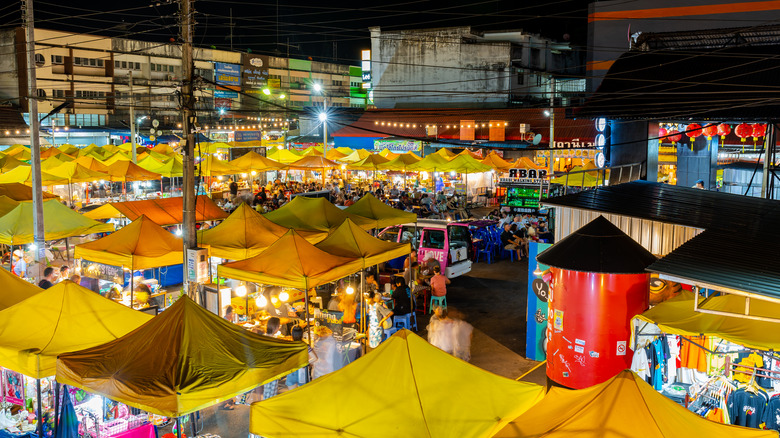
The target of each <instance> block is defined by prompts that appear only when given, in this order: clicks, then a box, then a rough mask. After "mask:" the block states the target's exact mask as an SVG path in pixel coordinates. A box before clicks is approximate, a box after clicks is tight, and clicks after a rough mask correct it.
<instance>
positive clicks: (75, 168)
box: [49, 161, 108, 183]
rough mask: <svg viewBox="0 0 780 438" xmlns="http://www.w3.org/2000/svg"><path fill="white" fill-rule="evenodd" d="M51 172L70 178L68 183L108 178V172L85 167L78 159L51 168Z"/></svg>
mask: <svg viewBox="0 0 780 438" xmlns="http://www.w3.org/2000/svg"><path fill="white" fill-rule="evenodd" d="M49 173H50V174H52V175H54V176H55V177H60V178H63V179H66V180H68V183H79V182H92V181H101V180H106V179H108V174H107V173H105V172H98V171H96V170H91V169H89V168H88V167H84V166H82V165H81V164H79V163H78V162H76V161H71V162H69V163H62V164H60V165H59V166H57V167H54V168H51V169H49Z"/></svg>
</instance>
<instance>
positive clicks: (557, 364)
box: [537, 216, 655, 389]
mask: <svg viewBox="0 0 780 438" xmlns="http://www.w3.org/2000/svg"><path fill="white" fill-rule="evenodd" d="M537 260H538V261H539V263H542V264H545V265H548V266H550V269H551V273H552V282H551V283H552V284H551V292H550V296H549V297H548V309H549V311H548V324H547V377H548V378H549V379H550V380H552V381H553V382H555V383H556V384H558V385H561V386H565V387H568V388H575V389H581V388H587V387H589V386H592V385H595V384H598V383H601V382H604V381H606V380H608V379H610V378H611V377H614V376H615V375H617V374H618V373H619V372H620V371H623V370H624V369H626V368H630V366H631V359H632V355H633V352H632V350H631V349H630V348H629V345H628V343H629V338H630V327H629V324H630V320H631V318H632V317H633V316H634V315H637V314H640V313H642V312H644V311H645V310H647V308H648V301H649V289H650V274H649V273H648V272H645V268H646V267H647V266H648V265H650V264H651V263H652V262H654V261H655V256H653V255H652V254H651V253H650V252H649V251H647V250H646V249H644V248H643V247H642V246H641V245H639V244H638V243H637V242H635V241H634V240H633V239H631V237H629V236H628V235H626V234H625V233H623V232H622V231H621V230H620V229H619V228H617V227H616V226H615V225H613V224H612V223H611V222H609V221H608V220H607V219H605V218H604V217H603V216H599V217H598V218H596V219H594V220H593V221H591V222H590V223H588V224H587V225H585V226H584V227H582V228H580V229H579V230H577V231H576V232H574V233H572V234H571V235H569V236H568V237H566V238H565V239H563V240H561V241H560V242H558V243H557V244H555V245H553V246H552V247H550V248H549V249H547V250H546V251H544V252H542V253H541V254H539V256H538V257H537Z"/></svg>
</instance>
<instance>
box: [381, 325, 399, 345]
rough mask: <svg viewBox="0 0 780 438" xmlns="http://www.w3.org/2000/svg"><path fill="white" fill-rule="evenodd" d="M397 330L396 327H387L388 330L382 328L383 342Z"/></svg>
mask: <svg viewBox="0 0 780 438" xmlns="http://www.w3.org/2000/svg"><path fill="white" fill-rule="evenodd" d="M397 331H398V329H397V328H395V327H393V328H389V329H386V330H382V342H384V341H385V340H387V338H389V337H390V336H393V334H394V333H395V332H397Z"/></svg>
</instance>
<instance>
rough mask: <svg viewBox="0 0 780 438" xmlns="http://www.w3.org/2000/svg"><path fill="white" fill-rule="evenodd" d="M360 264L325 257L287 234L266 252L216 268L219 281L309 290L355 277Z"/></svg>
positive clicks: (348, 259) (299, 238) (298, 236)
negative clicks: (352, 275) (234, 280)
mask: <svg viewBox="0 0 780 438" xmlns="http://www.w3.org/2000/svg"><path fill="white" fill-rule="evenodd" d="M362 267H363V261H362V260H360V259H356V258H349V257H341V256H337V255H333V254H330V253H327V252H325V251H323V250H321V249H319V248H317V247H315V246H314V245H312V244H311V243H309V242H307V241H306V239H304V238H303V237H302V236H301V235H300V234H298V233H296V232H295V230H290V231H288V232H287V234H285V235H284V236H283V237H281V238H280V239H279V240H277V241H276V242H274V243H273V244H272V245H271V246H269V247H268V248H267V249H266V250H265V251H263V252H261V253H260V254H258V255H256V256H254V257H252V258H250V259H246V260H239V261H237V262H230V263H225V264H223V265H220V266H219V267H218V268H217V275H218V276H220V277H226V278H233V279H236V280H244V281H252V282H255V283H260V284H270V285H274V286H286V287H294V288H297V289H303V290H308V289H310V288H312V287H317V286H319V285H321V284H326V283H331V282H333V281H336V280H339V279H341V278H344V277H346V276H348V275H351V274H354V273H355V272H357V271H359V270H360V269H361V268H362Z"/></svg>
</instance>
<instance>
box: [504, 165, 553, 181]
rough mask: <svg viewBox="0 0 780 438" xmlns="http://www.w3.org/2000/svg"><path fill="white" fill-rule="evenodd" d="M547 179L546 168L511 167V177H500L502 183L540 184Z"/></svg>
mask: <svg viewBox="0 0 780 438" xmlns="http://www.w3.org/2000/svg"><path fill="white" fill-rule="evenodd" d="M545 179H547V170H546V169H523V168H519V169H509V177H508V178H506V177H504V178H500V179H499V182H501V183H515V184H539V183H540V182H542V181H543V180H545Z"/></svg>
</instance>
